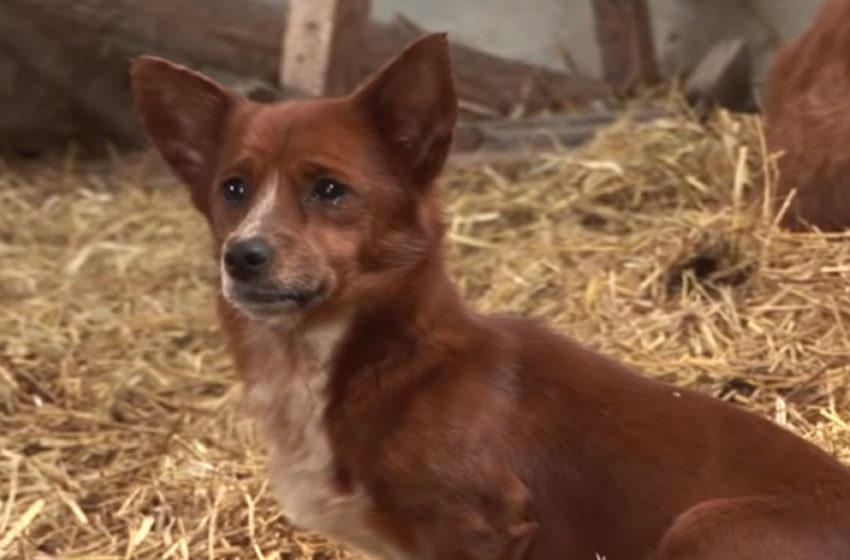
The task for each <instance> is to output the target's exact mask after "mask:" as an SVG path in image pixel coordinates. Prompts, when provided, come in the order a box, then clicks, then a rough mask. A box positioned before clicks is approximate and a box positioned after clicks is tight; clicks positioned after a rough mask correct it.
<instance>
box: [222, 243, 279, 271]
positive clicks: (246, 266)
mask: <svg viewBox="0 0 850 560" xmlns="http://www.w3.org/2000/svg"><path fill="white" fill-rule="evenodd" d="M273 256H274V251H273V250H272V248H271V246H270V245H269V244H268V243H266V242H265V241H264V240H263V239H262V238H261V237H251V238H249V239H243V240H241V241H236V242H234V243H231V244H230V246H228V247H227V250H226V251H225V252H224V267H225V268H226V269H227V272H228V274H230V275H231V276H232V277H233V278H235V279H236V280H242V281H248V280H252V279H253V278H255V277H257V276H258V275H259V274H260V273H261V272H262V271H263V270H265V269H266V267H268V265H269V264H270V263H271V262H272V257H273Z"/></svg>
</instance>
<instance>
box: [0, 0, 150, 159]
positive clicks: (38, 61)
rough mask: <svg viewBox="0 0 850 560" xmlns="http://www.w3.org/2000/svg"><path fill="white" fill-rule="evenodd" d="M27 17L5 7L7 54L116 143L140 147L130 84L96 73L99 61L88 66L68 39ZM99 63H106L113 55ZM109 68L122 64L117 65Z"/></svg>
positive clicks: (1, 34) (0, 23)
mask: <svg viewBox="0 0 850 560" xmlns="http://www.w3.org/2000/svg"><path fill="white" fill-rule="evenodd" d="M27 13H28V12H27V11H26V10H23V9H21V7H20V6H17V5H9V6H4V9H3V12H2V14H3V15H2V17H0V46H2V48H3V50H4V51H6V53H8V55H9V56H11V57H12V58H13V59H14V60H15V61H16V62H17V63H18V64H19V65H20V66H22V67H24V68H25V69H27V70H28V71H31V72H32V73H34V74H35V75H37V76H38V77H39V78H40V79H41V80H42V81H43V82H44V83H45V84H47V85H48V86H50V87H51V88H52V89H53V90H54V92H55V94H56V97H57V98H59V97H64V98H66V99H68V100H70V101H71V102H72V103H73V106H74V108H75V109H77V110H78V111H80V112H81V113H82V114H84V115H85V116H86V117H88V119H89V120H90V121H91V123H92V124H93V125H94V126H96V127H98V128H100V129H102V130H103V131H105V132H106V133H107V135H108V136H110V137H111V138H113V139H114V140H115V141H117V142H118V143H120V144H124V145H138V144H139V143H140V142H141V140H142V133H141V131H140V130H139V127H138V126H137V125H136V123H135V122H134V121H133V119H132V118H131V117H130V114H129V113H128V107H129V100H130V97H129V89H128V87H127V80H126V79H125V78H124V77H122V76H120V75H118V74H116V73H107V74H101V73H95V72H92V71H91V69H92V67H93V66H97V67H99V66H100V65H99V64H98V62H99V61H98V60H97V59H95V61H92V60H90V59H89V60H86V57H85V56H84V55H83V54H82V53H81V52H80V51H79V50H78V49H76V48H75V47H74V45H71V44H68V43H66V42H65V41H63V40H62V39H61V37H63V36H64V35H56V34H53V33H51V32H50V31H48V30H47V29H46V28H44V27H43V26H42V25H39V23H38V22H37V21H33V20H32V19H30V18H27V17H26V16H27ZM100 58H101V60H102V61H106V60H109V55H108V54H105V55H101V57H100ZM110 62H111V63H112V64H113V65H117V64H118V63H119V62H118V61H117V60H115V59H112V60H111V61H110ZM24 93H25V94H26V92H24Z"/></svg>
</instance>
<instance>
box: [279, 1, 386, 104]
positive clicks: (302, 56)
mask: <svg viewBox="0 0 850 560" xmlns="http://www.w3.org/2000/svg"><path fill="white" fill-rule="evenodd" d="M369 11H370V1H369V0H289V10H288V15H287V22H286V32H285V33H284V38H283V52H282V54H281V63H282V68H281V70H280V77H281V80H280V83H281V85H282V86H283V87H284V88H290V89H294V90H301V91H304V92H306V93H308V94H310V95H314V96H322V95H344V94H345V93H347V92H348V91H349V90H350V89H351V88H352V87H353V86H354V85H356V82H357V79H358V78H359V75H358V72H357V57H359V56H360V53H362V52H363V46H364V45H365V39H366V37H365V34H366V28H367V26H368V24H369Z"/></svg>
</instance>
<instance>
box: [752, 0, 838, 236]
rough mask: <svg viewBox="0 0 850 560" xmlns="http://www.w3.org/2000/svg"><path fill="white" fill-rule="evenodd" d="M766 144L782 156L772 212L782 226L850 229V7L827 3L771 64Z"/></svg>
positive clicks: (791, 227)
mask: <svg viewBox="0 0 850 560" xmlns="http://www.w3.org/2000/svg"><path fill="white" fill-rule="evenodd" d="M765 116H766V119H767V141H768V146H769V148H770V150H771V151H772V152H781V154H782V155H781V156H780V159H779V163H778V168H779V181H778V189H777V192H776V201H775V207H776V208H777V210H778V209H779V208H781V207H782V205H783V203H784V201H785V199H786V198H787V197H788V196H789V194H790V193H791V192H792V190H795V189H796V193H795V194H794V197H793V198H792V202H791V205H790V206H789V211H788V212H787V214H785V216H784V218H783V220H782V225H784V226H785V227H788V228H790V229H794V230H803V229H808V228H810V227H816V228H818V229H820V230H822V231H841V230H845V229H847V228H848V227H850V149H848V146H850V0H827V1H826V2H825V4H824V6H823V7H822V8H821V11H820V13H819V14H818V16H817V17H816V19H815V22H814V23H813V25H812V26H811V27H810V28H809V29H808V30H807V31H806V32H805V33H804V34H803V35H802V36H801V37H800V38H799V39H797V40H796V41H794V42H792V43H790V44H788V45H787V46H785V47H784V48H783V49H782V50H781V51H780V52H779V53H778V54H777V56H776V59H775V60H774V62H773V64H772V66H771V68H770V71H769V73H768V77H767V83H766V86H765Z"/></svg>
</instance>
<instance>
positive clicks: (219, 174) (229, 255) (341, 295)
mask: <svg viewBox="0 0 850 560" xmlns="http://www.w3.org/2000/svg"><path fill="white" fill-rule="evenodd" d="M132 81H133V89H134V91H135V94H136V99H137V103H138V107H139V112H140V114H141V120H142V123H143V125H144V127H145V129H146V131H147V133H148V135H149V136H150V138H151V139H152V141H153V143H154V145H155V146H156V148H157V149H158V150H159V152H160V154H161V155H162V156H163V158H164V159H165V161H166V162H168V164H169V166H170V167H171V169H172V170H173V172H174V173H175V175H176V176H177V177H178V178H179V179H180V180H181V181H182V182H183V183H185V184H186V185H187V186H188V187H189V189H190V192H191V198H192V201H193V203H194V205H195V206H196V207H197V208H198V210H200V211H201V212H202V213H203V215H204V216H205V217H206V219H207V221H208V223H209V226H210V229H211V231H212V235H213V239H214V243H215V247H216V249H217V256H218V258H219V260H220V266H221V289H222V294H223V296H224V297H225V299H226V300H227V301H228V302H230V303H231V304H232V305H233V306H234V307H235V308H236V309H238V310H239V311H242V312H243V313H245V314H247V315H249V316H251V317H254V318H260V319H281V318H286V317H292V316H297V315H302V314H304V313H308V312H313V311H315V310H318V309H322V308H324V309H330V308H339V307H340V306H351V305H355V304H357V303H358V302H361V301H367V300H368V299H369V298H371V297H374V296H378V295H380V293H382V292H384V291H386V290H387V289H389V288H390V287H391V285H392V283H393V282H394V280H397V279H398V278H399V275H403V274H410V273H411V272H413V271H415V270H416V268H417V266H418V265H419V264H420V263H421V262H423V260H424V259H426V258H428V256H429V255H431V254H433V253H434V251H436V250H437V249H436V247H437V246H438V245H439V241H440V239H439V238H440V229H441V228H440V216H439V209H438V202H437V200H436V194H435V192H434V190H435V188H434V186H433V183H434V181H435V179H436V177H437V175H438V174H439V173H440V171H441V170H442V167H443V165H444V163H445V160H446V157H447V155H448V152H449V148H450V144H451V139H452V133H453V130H454V125H455V121H456V118H457V99H456V95H455V90H454V84H453V80H452V74H451V68H450V62H449V53H448V44H447V39H446V36H445V34H432V35H427V36H425V37H424V38H422V39H420V40H418V41H417V42H415V43H413V44H412V45H411V46H409V47H408V48H407V49H405V50H404V51H403V52H402V53H401V54H400V55H399V56H398V57H396V58H395V59H394V60H392V61H391V62H390V63H388V64H387V65H386V66H385V67H384V68H383V69H381V70H380V71H378V72H377V73H376V74H375V75H373V76H372V77H371V78H369V79H368V80H367V81H366V82H365V83H363V84H362V85H361V86H360V87H359V88H357V89H356V90H355V91H354V92H353V93H352V94H351V95H349V96H347V97H343V98H335V99H318V100H298V101H288V102H282V103H276V104H259V103H255V102H252V101H249V100H248V99H246V98H244V97H241V96H239V95H237V94H236V93H234V92H232V91H230V90H228V89H227V88H224V87H222V86H221V85H219V84H217V83H216V82H214V81H213V80H211V79H210V78H208V77H206V76H203V75H202V74H199V73H197V72H194V71H192V70H189V69H187V68H185V67H182V66H179V65H177V64H174V63H171V62H168V61H166V60H163V59H159V58H154V57H140V58H137V59H135V60H134V61H133V62H132Z"/></svg>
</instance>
